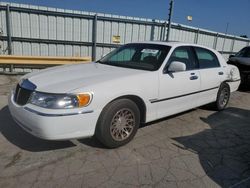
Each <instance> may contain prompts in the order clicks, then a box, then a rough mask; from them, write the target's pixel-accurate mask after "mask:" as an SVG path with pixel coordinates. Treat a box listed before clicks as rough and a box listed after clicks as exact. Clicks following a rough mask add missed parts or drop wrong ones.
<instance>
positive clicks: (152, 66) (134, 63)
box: [97, 43, 171, 71]
mask: <svg viewBox="0 0 250 188" xmlns="http://www.w3.org/2000/svg"><path fill="white" fill-rule="evenodd" d="M170 48H171V47H170V46H165V45H158V44H143V43H136V44H126V45H124V46H122V47H120V48H117V49H116V50H114V51H112V52H111V53H109V54H108V55H106V56H105V57H104V58H102V59H100V60H99V61H97V63H101V64H107V65H112V66H119V67H126V68H133V69H140V70H149V71H155V70H158V69H159V68H160V66H161V65H162V63H163V61H164V59H165V58H166V56H167V54H168V52H169V50H170Z"/></svg>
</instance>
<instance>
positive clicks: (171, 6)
mask: <svg viewBox="0 0 250 188" xmlns="http://www.w3.org/2000/svg"><path fill="white" fill-rule="evenodd" d="M173 6H174V0H170V3H169V14H168V33H167V39H166V41H169V35H170V30H171V19H172V13H173Z"/></svg>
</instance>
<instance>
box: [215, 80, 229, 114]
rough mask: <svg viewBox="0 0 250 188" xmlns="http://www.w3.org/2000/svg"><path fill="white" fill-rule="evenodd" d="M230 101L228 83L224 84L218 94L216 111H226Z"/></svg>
mask: <svg viewBox="0 0 250 188" xmlns="http://www.w3.org/2000/svg"><path fill="white" fill-rule="evenodd" d="M229 99H230V87H229V85H228V84H227V83H222V84H221V86H220V88H219V91H218V94H217V99H216V102H215V103H214V106H215V108H216V110H218V111H221V110H224V109H225V108H226V106H227V104H228V102H229Z"/></svg>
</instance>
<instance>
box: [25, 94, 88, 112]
mask: <svg viewBox="0 0 250 188" xmlns="http://www.w3.org/2000/svg"><path fill="white" fill-rule="evenodd" d="M91 100H92V94H91V93H82V94H77V95H74V94H49V93H40V92H34V93H33V94H32V95H31V97H30V101H29V102H30V103H31V104H34V105H36V106H40V107H43V108H50V109H69V108H79V107H84V106H87V105H89V103H90V102H91Z"/></svg>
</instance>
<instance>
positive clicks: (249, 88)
mask: <svg viewBox="0 0 250 188" xmlns="http://www.w3.org/2000/svg"><path fill="white" fill-rule="evenodd" d="M238 91H240V92H247V93H250V80H249V83H248V84H244V85H242V84H241V85H240V87H239V89H238Z"/></svg>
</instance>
